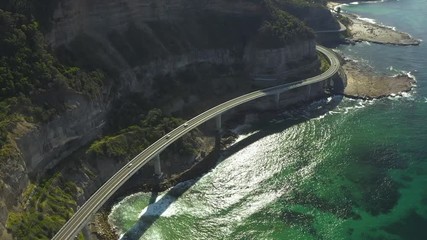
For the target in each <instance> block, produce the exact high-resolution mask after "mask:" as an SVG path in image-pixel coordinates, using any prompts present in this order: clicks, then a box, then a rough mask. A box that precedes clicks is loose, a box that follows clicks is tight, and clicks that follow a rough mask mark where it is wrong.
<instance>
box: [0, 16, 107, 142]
mask: <svg viewBox="0 0 427 240" xmlns="http://www.w3.org/2000/svg"><path fill="white" fill-rule="evenodd" d="M0 30H1V33H2V34H1V35H0V148H1V147H2V146H3V145H4V144H5V143H6V140H7V139H6V137H7V132H8V131H10V130H12V129H13V127H14V126H15V124H16V123H17V122H18V120H26V121H29V122H43V121H48V120H50V119H51V118H52V117H53V116H55V115H56V114H58V113H59V112H61V111H63V110H65V107H66V106H65V105H64V104H63V103H64V101H65V96H64V95H65V94H64V93H65V92H66V91H68V90H67V89H69V88H72V89H74V90H75V91H78V92H82V93H85V94H87V95H88V96H96V95H99V94H100V90H101V87H102V82H103V80H104V78H105V76H104V75H103V74H102V73H101V72H100V71H92V72H89V73H88V72H85V71H82V70H80V69H79V68H76V67H67V66H63V65H61V64H60V63H59V62H58V61H57V60H56V59H55V58H54V57H53V56H52V55H51V54H50V53H49V52H48V51H47V48H46V46H45V43H44V39H43V35H42V34H41V33H40V31H39V30H38V23H37V22H35V21H28V20H27V19H26V17H24V16H23V15H20V14H14V13H10V12H6V11H3V10H1V9H0Z"/></svg>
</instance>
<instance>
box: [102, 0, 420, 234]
mask: <svg viewBox="0 0 427 240" xmlns="http://www.w3.org/2000/svg"><path fill="white" fill-rule="evenodd" d="M345 10H347V11H351V12H353V13H356V14H358V15H361V16H363V17H367V18H371V19H374V20H375V21H377V22H378V23H382V24H384V25H387V26H393V27H396V28H397V29H399V30H402V31H405V32H408V33H410V34H411V35H412V36H414V37H416V38H420V39H424V40H427V27H426V26H425V24H427V1H426V0H400V1H384V2H378V3H371V4H358V5H354V4H353V5H349V6H347V7H345ZM337 51H340V52H342V53H343V54H344V55H346V56H348V57H351V58H353V59H356V60H359V61H364V62H366V63H368V64H370V65H371V66H374V67H375V68H376V70H377V71H380V72H384V73H387V74H391V75H393V74H397V73H402V72H404V73H409V74H412V75H413V76H414V77H415V78H416V80H417V84H416V87H415V89H414V90H413V91H412V92H410V93H409V94H404V95H403V96H401V97H390V98H385V99H381V100H374V101H362V100H350V99H346V98H344V99H342V98H341V97H338V96H337V97H331V98H329V99H325V100H323V101H319V102H315V103H312V104H311V105H309V106H307V107H305V108H303V109H296V110H289V111H286V110H284V111H283V113H281V114H279V115H277V116H276V117H275V119H272V120H270V121H266V122H261V123H257V124H254V125H253V126H247V127H246V129H245V130H244V131H242V135H241V136H240V137H239V139H238V141H237V143H236V144H235V146H234V147H231V148H230V149H228V150H227V151H226V152H225V153H224V156H223V159H222V161H221V162H220V163H219V164H218V166H217V167H216V168H215V169H213V170H212V171H211V172H210V173H208V174H206V175H205V176H203V177H202V178H200V179H197V180H193V181H187V182H184V183H181V184H178V185H177V186H175V187H174V188H172V189H170V190H169V191H166V192H163V193H159V194H158V195H156V194H150V193H137V194H134V195H131V196H128V197H127V198H125V199H124V200H123V201H121V202H120V203H118V204H117V205H115V206H114V208H113V210H112V212H111V214H110V216H109V220H110V221H111V223H112V224H113V225H114V226H116V227H117V229H118V230H119V231H120V232H121V233H123V239H304V240H305V239H307V240H308V239H325V240H329V239H331V240H335V239H337V240H338V239H375V240H379V239H392V240H395V239H396V240H398V239H408V240H409V239H411V240H412V239H414V240H418V239H420V240H423V239H427V60H426V58H427V45H426V44H425V42H423V43H422V44H421V45H420V46H410V47H399V46H384V45H376V44H368V43H359V44H356V45H354V46H340V47H338V48H337Z"/></svg>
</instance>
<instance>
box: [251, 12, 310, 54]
mask: <svg viewBox="0 0 427 240" xmlns="http://www.w3.org/2000/svg"><path fill="white" fill-rule="evenodd" d="M313 38H314V33H313V32H312V31H311V30H310V29H309V28H308V27H306V26H305V25H304V23H302V22H301V21H300V20H298V19H297V18H295V17H294V16H292V15H290V14H289V13H287V12H285V11H283V10H280V9H278V8H276V7H271V18H270V19H269V20H267V21H265V22H264V24H263V25H262V26H261V29H260V34H259V37H258V39H257V46H258V47H260V48H279V47H282V46H284V45H286V44H289V43H293V42H296V41H301V40H307V39H313Z"/></svg>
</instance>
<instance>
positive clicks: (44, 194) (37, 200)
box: [7, 174, 78, 239]
mask: <svg viewBox="0 0 427 240" xmlns="http://www.w3.org/2000/svg"><path fill="white" fill-rule="evenodd" d="M77 192H78V189H77V187H76V185H75V184H74V183H72V182H66V181H65V180H64V179H63V178H62V176H61V175H60V174H57V175H55V176H53V177H51V178H50V179H49V180H47V181H46V182H42V183H40V184H39V185H38V186H37V187H36V186H34V185H30V186H29V187H28V189H27V191H26V192H25V193H24V201H25V202H26V204H25V211H23V212H12V213H10V214H9V218H8V222H7V227H8V228H9V229H11V230H12V232H13V235H14V237H15V238H16V239H50V238H51V237H53V235H54V234H55V233H56V232H57V231H58V230H59V229H60V228H61V226H62V225H63V224H64V223H65V221H66V220H67V219H68V218H70V217H71V215H72V214H73V213H74V209H75V208H76V206H77V204H76V202H75V200H74V199H76V197H77V196H76V194H77Z"/></svg>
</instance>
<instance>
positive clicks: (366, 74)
mask: <svg viewBox="0 0 427 240" xmlns="http://www.w3.org/2000/svg"><path fill="white" fill-rule="evenodd" d="M342 67H343V69H344V72H345V73H346V76H347V86H346V87H345V89H344V91H343V92H342V94H343V95H344V96H346V97H349V98H357V99H375V98H383V97H388V96H395V95H402V93H403V92H409V91H411V90H412V88H413V87H414V85H415V80H414V79H413V78H411V77H410V76H408V75H406V74H403V73H402V74H398V75H395V76H387V75H385V74H381V73H377V72H375V70H374V69H373V68H372V67H370V66H367V65H365V64H362V63H358V62H355V61H353V60H347V61H346V62H345V64H344V65H343V66H342Z"/></svg>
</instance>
